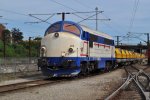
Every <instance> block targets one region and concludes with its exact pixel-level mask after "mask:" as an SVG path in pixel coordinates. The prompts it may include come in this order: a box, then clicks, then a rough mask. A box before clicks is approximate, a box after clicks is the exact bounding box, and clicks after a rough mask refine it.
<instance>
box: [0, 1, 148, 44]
mask: <svg viewBox="0 0 150 100" xmlns="http://www.w3.org/2000/svg"><path fill="white" fill-rule="evenodd" d="M138 1H139V3H138V6H137V10H136V13H135V19H134V21H133V27H130V26H131V23H132V21H131V19H132V18H133V17H132V16H133V15H134V13H133V10H134V9H135V8H136V6H135V2H138ZM149 5H150V0H0V16H3V17H2V18H0V23H8V24H7V25H6V27H7V28H8V29H12V28H14V27H16V28H19V29H20V30H21V31H22V32H23V33H24V37H25V39H27V38H28V37H29V36H42V37H43V35H44V32H45V30H46V29H47V27H48V26H49V25H50V24H47V23H38V24H25V22H37V21H39V20H37V19H35V18H32V17H30V16H28V14H52V13H58V12H87V11H94V10H95V8H96V7H98V9H99V10H102V11H104V12H103V13H102V14H99V15H98V16H99V19H109V18H110V19H111V21H104V20H99V21H98V31H102V32H105V33H107V34H110V35H111V36H117V35H119V36H120V35H122V36H125V35H126V34H127V33H128V32H129V31H130V32H138V33H145V32H146V33H147V32H150V28H149V27H150V13H149V11H150V6H149ZM93 14H94V13H90V14H78V15H79V16H81V17H83V18H87V17H88V16H91V15H93ZM36 17H38V18H41V19H43V20H44V19H47V18H48V17H50V16H49V15H48V16H36ZM93 18H95V16H94V17H93ZM59 20H61V16H60V15H55V16H53V17H52V18H50V19H49V20H48V22H49V23H54V22H56V21H59ZM65 20H69V21H74V22H79V21H81V20H82V19H81V18H79V17H77V16H75V15H72V14H71V15H66V19H65ZM80 24H83V25H86V26H88V27H90V28H92V29H95V21H91V20H87V21H83V22H82V23H80ZM114 38H115V37H114ZM141 38H142V39H146V36H144V35H143V36H141ZM123 39H124V40H123V41H122V42H127V40H128V39H126V38H123ZM139 41H140V40H137V39H136V40H135V39H132V41H131V39H130V41H129V42H131V43H135V42H139Z"/></svg>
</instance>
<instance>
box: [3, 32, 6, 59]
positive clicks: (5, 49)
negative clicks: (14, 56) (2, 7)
mask: <svg viewBox="0 0 150 100" xmlns="http://www.w3.org/2000/svg"><path fill="white" fill-rule="evenodd" d="M3 43H4V49H3V51H4V58H5V57H6V34H5V33H4V41H3Z"/></svg>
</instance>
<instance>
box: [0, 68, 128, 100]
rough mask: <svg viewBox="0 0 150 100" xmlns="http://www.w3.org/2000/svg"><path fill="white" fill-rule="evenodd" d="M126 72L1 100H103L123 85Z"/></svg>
mask: <svg viewBox="0 0 150 100" xmlns="http://www.w3.org/2000/svg"><path fill="white" fill-rule="evenodd" d="M124 76H125V71H124V70H123V69H118V70H115V71H112V72H109V73H105V74H102V75H98V76H93V77H87V78H85V79H79V80H73V81H69V82H62V83H58V84H54V85H47V86H43V87H39V88H34V89H25V90H24V91H19V92H15V93H11V94H7V95H0V100H101V99H104V98H105V97H106V96H107V95H108V94H110V92H112V91H113V90H115V89H116V88H118V86H119V85H121V84H122V82H123V81H124V80H123V77H124Z"/></svg>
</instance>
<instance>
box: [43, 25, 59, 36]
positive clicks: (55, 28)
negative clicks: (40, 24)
mask: <svg viewBox="0 0 150 100" xmlns="http://www.w3.org/2000/svg"><path fill="white" fill-rule="evenodd" d="M60 29H61V24H59V23H57V24H54V25H52V26H50V27H49V28H48V29H47V31H46V33H45V35H47V34H50V33H54V32H59V31H60Z"/></svg>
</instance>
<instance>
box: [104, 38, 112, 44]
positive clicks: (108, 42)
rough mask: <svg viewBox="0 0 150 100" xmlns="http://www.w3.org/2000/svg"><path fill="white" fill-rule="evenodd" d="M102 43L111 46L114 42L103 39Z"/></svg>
mask: <svg viewBox="0 0 150 100" xmlns="http://www.w3.org/2000/svg"><path fill="white" fill-rule="evenodd" d="M104 43H105V44H107V45H113V44H114V41H113V40H109V39H106V38H104Z"/></svg>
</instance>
